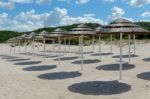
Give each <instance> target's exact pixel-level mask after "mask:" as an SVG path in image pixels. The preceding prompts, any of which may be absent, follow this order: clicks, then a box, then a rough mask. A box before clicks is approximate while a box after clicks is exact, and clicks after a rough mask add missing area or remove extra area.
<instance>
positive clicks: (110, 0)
mask: <svg viewBox="0 0 150 99" xmlns="http://www.w3.org/2000/svg"><path fill="white" fill-rule="evenodd" d="M115 1H116V0H103V2H115Z"/></svg>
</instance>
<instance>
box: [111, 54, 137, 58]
mask: <svg viewBox="0 0 150 99" xmlns="http://www.w3.org/2000/svg"><path fill="white" fill-rule="evenodd" d="M130 57H131V58H135V57H139V55H134V54H132V55H131V56H130ZM112 58H120V55H116V56H112ZM122 58H129V55H122Z"/></svg>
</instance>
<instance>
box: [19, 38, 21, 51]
mask: <svg viewBox="0 0 150 99" xmlns="http://www.w3.org/2000/svg"><path fill="white" fill-rule="evenodd" d="M20 46H21V44H20V40H19V54H20Z"/></svg>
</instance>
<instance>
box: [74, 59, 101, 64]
mask: <svg viewBox="0 0 150 99" xmlns="http://www.w3.org/2000/svg"><path fill="white" fill-rule="evenodd" d="M83 62H84V64H93V63H99V62H101V61H100V60H99V59H84V60H83ZM72 64H82V60H77V61H73V62H72Z"/></svg>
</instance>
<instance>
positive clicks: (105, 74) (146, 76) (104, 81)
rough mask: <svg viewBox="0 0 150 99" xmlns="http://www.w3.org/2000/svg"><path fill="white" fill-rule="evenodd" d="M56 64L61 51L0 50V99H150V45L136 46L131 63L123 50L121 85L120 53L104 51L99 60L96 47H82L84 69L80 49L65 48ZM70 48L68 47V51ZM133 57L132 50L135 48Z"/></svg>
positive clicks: (105, 48) (49, 47)
mask: <svg viewBox="0 0 150 99" xmlns="http://www.w3.org/2000/svg"><path fill="white" fill-rule="evenodd" d="M61 48H62V50H63V51H62V52H63V53H61V62H60V65H59V64H58V60H59V59H58V52H57V47H55V48H53V46H52V45H46V50H47V52H46V54H45V57H46V58H45V61H44V58H43V52H42V50H43V48H42V46H41V47H40V52H38V49H37V48H35V51H34V53H33V51H32V49H31V46H28V47H27V52H28V53H26V54H25V53H24V47H21V49H20V51H21V54H18V51H19V47H17V48H16V49H15V54H14V49H13V48H12V51H11V53H10V47H9V45H7V44H0V99H150V43H142V44H140V43H139V44H136V55H133V57H132V58H131V62H130V63H127V62H128V56H127V55H128V46H124V47H123V54H124V57H125V58H124V59H123V60H124V64H123V78H122V80H121V81H120V80H119V71H118V68H119V65H118V64H119V63H118V61H119V56H118V55H119V47H118V46H116V45H113V54H112V53H111V52H110V45H104V44H103V45H102V57H101V61H100V60H99V54H98V49H99V47H98V45H96V46H95V52H94V53H92V48H93V47H92V46H85V47H84V52H85V53H84V59H85V64H84V68H83V71H82V70H81V66H80V58H79V57H80V55H79V54H78V53H79V52H78V46H71V50H70V51H71V52H70V53H66V52H65V46H62V47H61ZM68 49H69V47H68V46H67V47H66V50H67V51H68ZM131 50H132V51H131V52H133V46H132V47H131Z"/></svg>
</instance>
